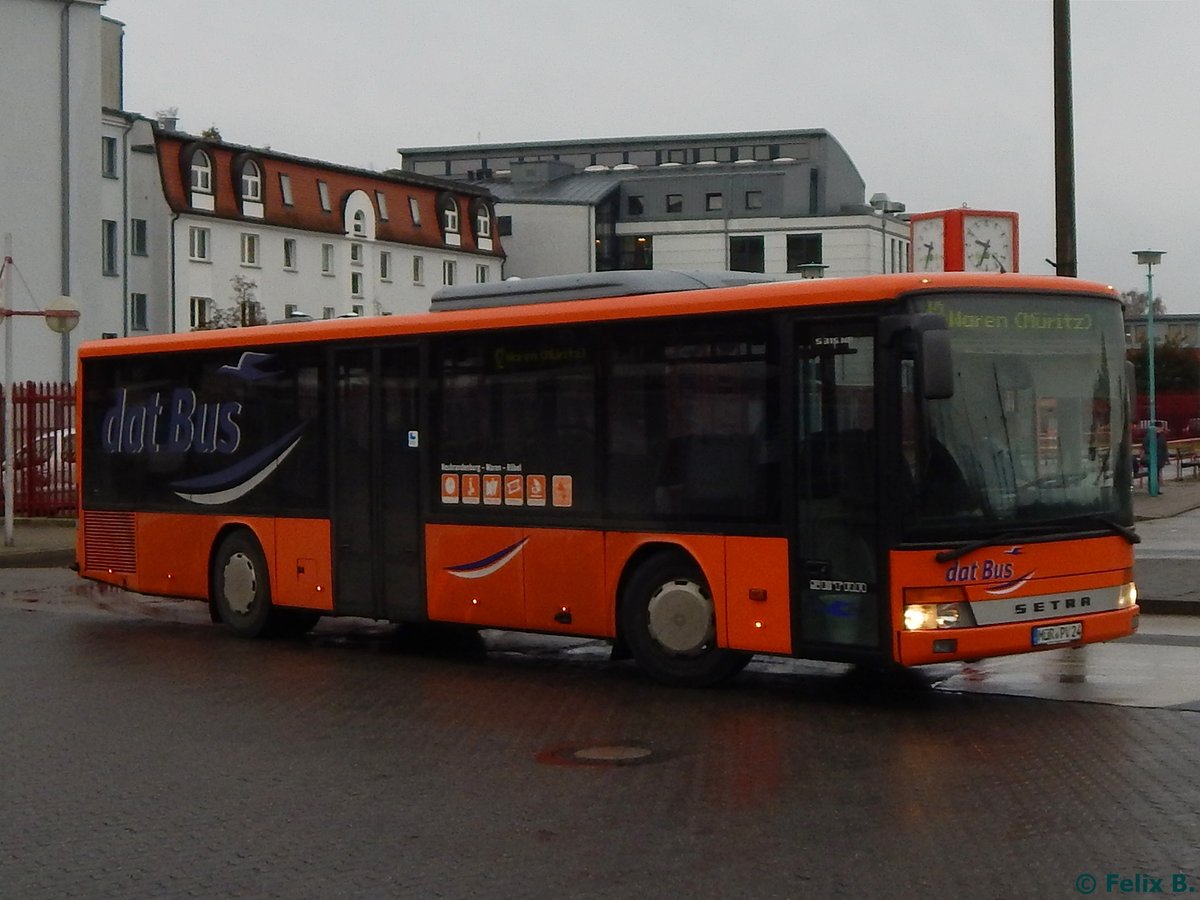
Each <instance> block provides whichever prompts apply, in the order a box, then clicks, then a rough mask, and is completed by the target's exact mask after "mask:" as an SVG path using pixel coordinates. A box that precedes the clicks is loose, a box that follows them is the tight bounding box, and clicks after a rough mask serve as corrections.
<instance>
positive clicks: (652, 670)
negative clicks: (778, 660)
mask: <svg viewBox="0 0 1200 900" xmlns="http://www.w3.org/2000/svg"><path fill="white" fill-rule="evenodd" d="M621 622H622V635H623V637H624V639H625V643H626V645H627V646H628V647H629V651H630V653H631V654H632V655H633V658H634V660H636V661H637V664H638V665H639V666H641V667H642V669H643V670H644V671H645V672H646V673H647V674H648V675H650V676H651V677H652V678H654V679H656V680H657V681H661V682H663V683H664V684H671V685H679V686H682V687H709V686H711V685H714V684H718V683H719V682H722V681H724V680H726V679H728V678H731V677H732V676H734V675H736V674H737V673H738V672H740V671H741V670H742V669H743V668H745V666H746V663H748V662H750V659H751V656H752V655H753V654H750V653H744V652H740V651H736V650H728V649H725V648H722V647H719V646H717V638H716V611H715V609H714V607H713V601H712V593H711V592H710V591H709V589H708V585H707V584H706V583H705V581H704V575H703V574H702V573H701V572H700V569H699V567H698V566H697V565H696V564H695V563H694V562H693V561H692V560H691V559H688V558H687V557H684V556H683V555H681V554H674V553H664V554H660V555H658V556H655V557H652V558H651V559H649V560H647V561H646V562H645V563H643V564H642V565H641V566H640V567H639V568H638V569H637V571H636V572H635V573H634V575H633V577H632V578H631V579H630V580H629V583H628V584H627V585H626V587H625V591H624V593H623V594H622V597H621Z"/></svg>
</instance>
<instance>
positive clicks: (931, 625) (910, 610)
mask: <svg viewBox="0 0 1200 900" xmlns="http://www.w3.org/2000/svg"><path fill="white" fill-rule="evenodd" d="M974 624H975V616H974V615H972V614H971V606H970V604H967V603H913V604H910V605H909V606H906V607H904V627H905V629H907V630H908V631H926V630H930V629H935V628H966V627H969V626H972V625H974Z"/></svg>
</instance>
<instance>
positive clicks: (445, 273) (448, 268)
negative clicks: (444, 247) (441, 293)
mask: <svg viewBox="0 0 1200 900" xmlns="http://www.w3.org/2000/svg"><path fill="white" fill-rule="evenodd" d="M457 278H458V263H456V262H455V261H454V260H452V259H444V260H442V284H454V282H455V281H456V280H457Z"/></svg>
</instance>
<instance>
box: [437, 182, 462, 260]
mask: <svg viewBox="0 0 1200 900" xmlns="http://www.w3.org/2000/svg"><path fill="white" fill-rule="evenodd" d="M438 209H439V210H440V211H441V215H442V240H444V241H445V242H446V243H447V244H449V245H450V246H452V247H457V246H459V244H460V242H461V237H460V236H459V233H458V201H457V200H455V199H454V197H452V196H451V195H450V194H443V195H442V196H441V198H440V199H439V201H438Z"/></svg>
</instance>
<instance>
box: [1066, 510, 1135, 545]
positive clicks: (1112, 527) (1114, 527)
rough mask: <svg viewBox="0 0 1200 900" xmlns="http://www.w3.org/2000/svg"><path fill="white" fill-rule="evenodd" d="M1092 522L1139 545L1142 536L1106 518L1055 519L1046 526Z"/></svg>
mask: <svg viewBox="0 0 1200 900" xmlns="http://www.w3.org/2000/svg"><path fill="white" fill-rule="evenodd" d="M1086 522H1093V523H1095V524H1097V525H1103V526H1104V527H1105V528H1107V529H1108V530H1109V531H1111V532H1112V533H1113V534H1119V535H1120V536H1121V537H1123V538H1125V540H1127V541H1128V542H1129V543H1131V544H1140V543H1141V542H1142V536H1141V535H1140V534H1138V533H1137V532H1136V531H1134V530H1133V529H1132V528H1130V527H1129V526H1128V525H1122V524H1121V523H1120V522H1114V521H1113V520H1112V519H1110V518H1109V517H1108V516H1101V515H1085V516H1069V517H1068V518H1065V519H1055V520H1054V521H1053V522H1047V523H1046V524H1047V525H1075V524H1080V525H1082V524H1084V523H1086Z"/></svg>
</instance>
